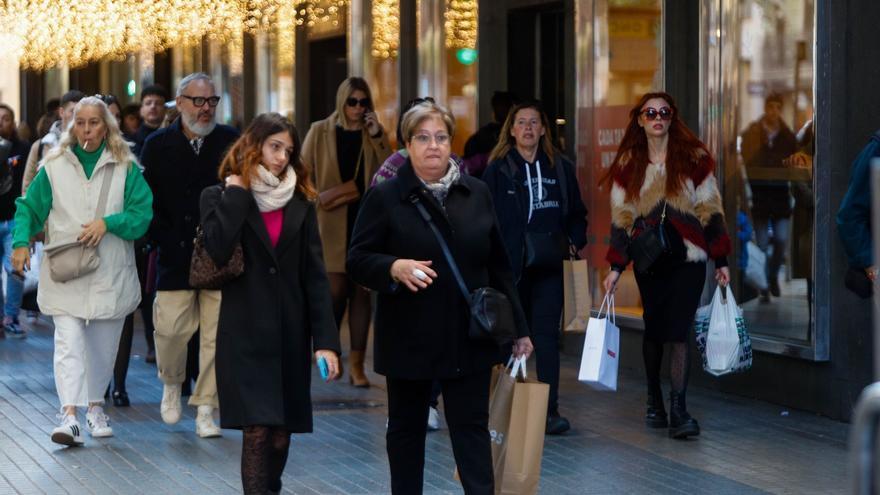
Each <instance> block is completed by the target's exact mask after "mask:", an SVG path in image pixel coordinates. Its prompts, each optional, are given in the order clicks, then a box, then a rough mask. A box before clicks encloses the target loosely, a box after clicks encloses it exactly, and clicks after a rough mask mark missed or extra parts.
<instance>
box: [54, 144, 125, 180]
mask: <svg viewBox="0 0 880 495" xmlns="http://www.w3.org/2000/svg"><path fill="white" fill-rule="evenodd" d="M64 157H65V158H67V160H68V161H69V162H70V163H73V164H75V165H76V166H77V170H78V171H79V173H81V174H82V176H83V178H84V179H86V180H91V179H92V178H94V177H95V176H96V175H98V170H100V169H102V168H104V167H106V166H108V165H112V164H115V163H116V159H114V158H113V154H112V153H110V150H109V149H107V147H106V146H105V147H104V151H103V152H101V156H100V157H99V158H98V163H96V164H95V169H94V170H92V177H91V178H89V177H86V173H85V170H83V167H82V164H81V163H80V162H79V158H77V156H76V153H74V152H73V148H70V147H66V148H65V149H64Z"/></svg>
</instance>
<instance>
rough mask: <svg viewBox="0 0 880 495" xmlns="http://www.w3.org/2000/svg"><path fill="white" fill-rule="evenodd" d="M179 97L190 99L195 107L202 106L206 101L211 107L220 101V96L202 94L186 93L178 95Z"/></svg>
mask: <svg viewBox="0 0 880 495" xmlns="http://www.w3.org/2000/svg"><path fill="white" fill-rule="evenodd" d="M180 97H181V98H186V99H187V100H190V101H191V102H192V104H193V105H194V106H197V107H200V108H201V107H203V106H205V103H207V104H208V106H209V107H211V108H213V107H216V106H217V104H218V103H220V97H219V96H209V97H207V98H206V97H204V96H187V95H180Z"/></svg>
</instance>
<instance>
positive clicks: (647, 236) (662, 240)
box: [628, 201, 669, 273]
mask: <svg viewBox="0 0 880 495" xmlns="http://www.w3.org/2000/svg"><path fill="white" fill-rule="evenodd" d="M641 220H642V225H643V226H644V227H645V228H644V229H643V230H642V232H641V233H640V234H639V236H638V237H636V238H635V239H632V240H630V243H629V249H628V251H629V257H630V259H631V260H632V261H633V268H634V269H635V271H636V272H638V273H647V272H649V271H650V270H651V267H652V266H654V264H655V263H656V262H657V260H659V259H660V258H661V257H663V255H664V254H666V253H667V252H669V240H668V239H667V238H666V231H665V230H664V228H665V227H664V224H665V223H666V202H665V201H664V202H663V213H661V214H660V223H658V224H657V225H655V226H653V227H648V224H647V222H646V221H645V218H644V217H641Z"/></svg>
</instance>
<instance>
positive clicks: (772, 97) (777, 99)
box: [764, 91, 783, 107]
mask: <svg viewBox="0 0 880 495" xmlns="http://www.w3.org/2000/svg"><path fill="white" fill-rule="evenodd" d="M770 103H779V104H780V105H782V104H783V103H782V95H781V94H779V93H777V92H775V91H774V92H772V93H770V94H768V95H767V96H766V97H764V106H765V107H766V106H767V105H768V104H770Z"/></svg>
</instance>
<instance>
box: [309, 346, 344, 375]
mask: <svg viewBox="0 0 880 495" xmlns="http://www.w3.org/2000/svg"><path fill="white" fill-rule="evenodd" d="M320 358H324V360H325V361H327V380H326V381H328V382H329V381H332V380H335V379H337V378H339V356H337V355H336V353H335V352H333V351H325V350H320V351H315V362H317V361H318V359H320Z"/></svg>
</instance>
